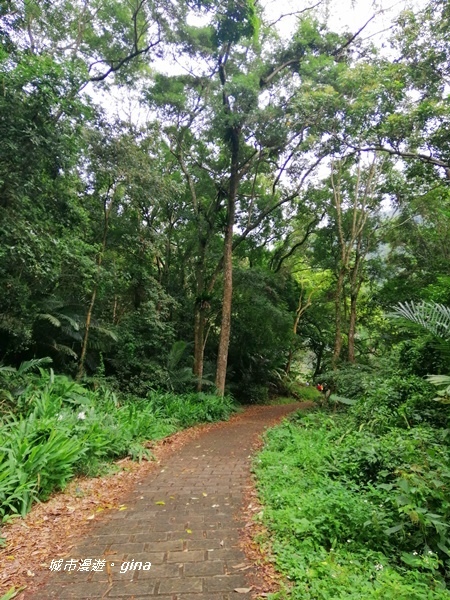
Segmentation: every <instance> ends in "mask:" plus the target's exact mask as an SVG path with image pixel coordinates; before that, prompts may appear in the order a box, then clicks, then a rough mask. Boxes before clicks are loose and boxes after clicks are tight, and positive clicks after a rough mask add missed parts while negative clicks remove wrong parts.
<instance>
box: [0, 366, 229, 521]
mask: <svg viewBox="0 0 450 600" xmlns="http://www.w3.org/2000/svg"><path fill="white" fill-rule="evenodd" d="M34 366H36V365H34ZM2 375H3V380H2V386H1V387H2V388H3V389H2V390H1V391H0V394H1V398H2V401H3V415H2V417H1V419H0V518H2V519H7V518H8V517H10V516H11V515H14V514H20V515H22V516H23V515H25V514H26V513H27V512H28V511H29V510H30V508H31V505H32V504H33V502H35V501H38V500H46V499H47V498H48V497H49V495H50V494H51V493H52V492H53V491H54V490H59V489H63V488H64V486H65V485H66V483H67V482H68V481H69V480H70V479H71V478H72V477H73V476H74V475H75V474H88V475H94V474H97V473H98V472H99V471H100V470H101V469H102V467H103V466H104V465H105V463H107V462H108V461H112V460H114V459H117V458H121V457H124V456H131V457H132V458H134V459H141V458H144V457H146V458H151V453H150V451H149V449H148V448H146V447H145V445H143V442H145V441H146V440H157V439H161V438H163V437H165V436H167V435H169V434H171V433H173V432H175V431H177V430H179V429H182V428H185V427H189V426H192V425H194V424H196V423H201V422H211V421H216V420H220V419H226V418H228V417H229V416H230V414H231V413H232V412H233V411H234V410H235V405H234V404H233V402H232V401H231V400H230V398H225V399H221V398H218V396H216V395H207V394H202V393H191V394H180V395H178V396H175V395H174V394H172V393H168V392H151V393H149V394H148V396H147V398H140V399H139V398H133V397H124V396H119V395H116V394H115V393H114V392H112V391H110V390H109V389H108V388H107V387H105V386H102V385H100V386H97V387H96V388H92V389H90V388H89V387H87V386H86V385H80V384H79V383H76V382H75V381H73V380H72V379H70V378H68V377H66V376H63V375H55V374H54V373H53V371H52V370H44V369H43V368H42V367H41V368H40V372H39V373H38V374H35V375H32V374H30V373H29V372H28V373H26V370H25V369H23V368H22V371H21V372H20V370H19V372H18V371H15V370H14V369H9V370H6V371H5V370H4V371H3V372H2Z"/></svg>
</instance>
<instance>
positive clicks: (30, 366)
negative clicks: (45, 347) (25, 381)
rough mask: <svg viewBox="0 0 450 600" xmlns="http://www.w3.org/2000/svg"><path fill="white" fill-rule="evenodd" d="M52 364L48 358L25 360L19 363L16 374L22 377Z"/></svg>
mask: <svg viewBox="0 0 450 600" xmlns="http://www.w3.org/2000/svg"><path fill="white" fill-rule="evenodd" d="M52 362H53V361H52V359H51V358H50V357H49V356H45V357H44V358H33V359H31V360H26V361H25V362H23V363H21V365H20V367H19V368H18V369H17V374H18V375H24V374H25V373H28V372H30V371H33V370H35V369H38V368H39V367H44V366H46V365H50V364H51V363H52Z"/></svg>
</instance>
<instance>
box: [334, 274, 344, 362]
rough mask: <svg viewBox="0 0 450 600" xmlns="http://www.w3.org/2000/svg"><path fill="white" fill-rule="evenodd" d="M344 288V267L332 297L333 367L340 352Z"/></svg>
mask: <svg viewBox="0 0 450 600" xmlns="http://www.w3.org/2000/svg"><path fill="white" fill-rule="evenodd" d="M343 289H344V269H342V268H341V269H340V271H339V275H338V280H337V284H336V293H335V297H334V310H335V315H334V323H335V336H334V350H333V358H332V365H333V369H335V368H336V366H337V363H338V361H339V359H340V357H341V352H342V312H341V311H342V307H341V303H342V292H343Z"/></svg>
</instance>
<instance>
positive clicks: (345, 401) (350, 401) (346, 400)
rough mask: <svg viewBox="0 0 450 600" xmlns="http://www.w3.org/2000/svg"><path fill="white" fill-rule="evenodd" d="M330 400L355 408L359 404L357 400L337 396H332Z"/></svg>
mask: <svg viewBox="0 0 450 600" xmlns="http://www.w3.org/2000/svg"><path fill="white" fill-rule="evenodd" d="M330 400H332V401H333V402H340V403H341V404H348V405H349V406H353V405H354V404H356V403H357V402H358V400H357V399H356V398H343V397H342V396H337V395H336V394H331V396H330Z"/></svg>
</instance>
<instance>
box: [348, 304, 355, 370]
mask: <svg viewBox="0 0 450 600" xmlns="http://www.w3.org/2000/svg"><path fill="white" fill-rule="evenodd" d="M356 302H357V296H356V294H351V295H350V321H349V326H348V362H351V363H354V362H355V333H356Z"/></svg>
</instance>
